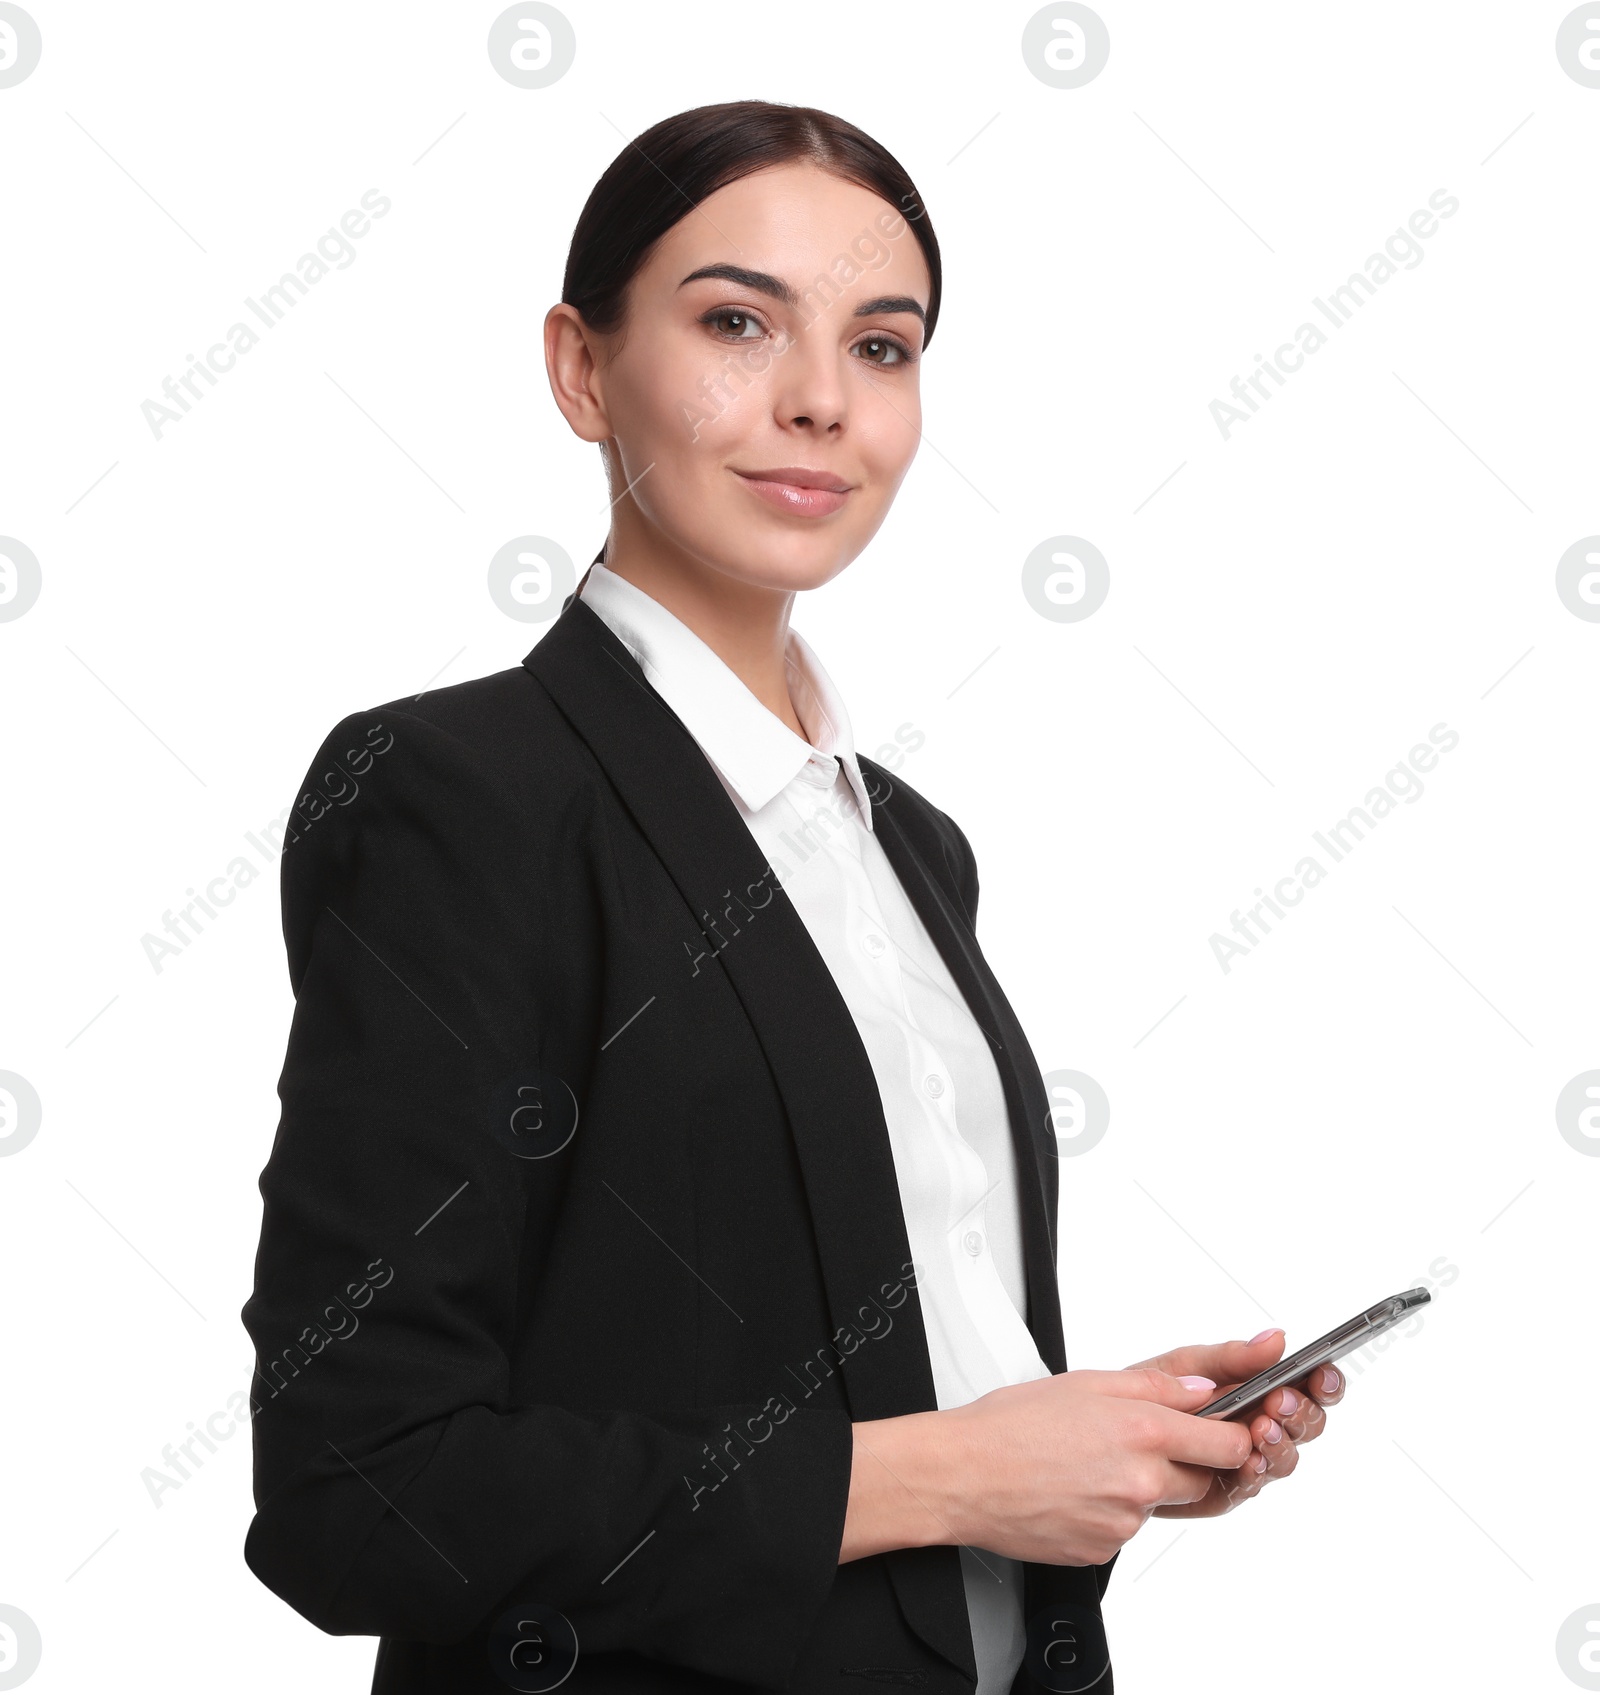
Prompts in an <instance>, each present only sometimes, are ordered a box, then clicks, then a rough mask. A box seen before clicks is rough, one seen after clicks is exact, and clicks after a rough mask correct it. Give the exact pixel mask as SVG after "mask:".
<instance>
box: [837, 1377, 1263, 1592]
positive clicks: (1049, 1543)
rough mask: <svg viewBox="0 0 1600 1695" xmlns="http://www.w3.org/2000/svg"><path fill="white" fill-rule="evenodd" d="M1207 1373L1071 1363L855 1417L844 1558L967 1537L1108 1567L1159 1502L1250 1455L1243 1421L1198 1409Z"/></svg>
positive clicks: (1197, 1488)
mask: <svg viewBox="0 0 1600 1695" xmlns="http://www.w3.org/2000/svg"><path fill="white" fill-rule="evenodd" d="M1215 1390H1216V1385H1215V1384H1214V1383H1212V1382H1211V1381H1210V1380H1209V1379H1208V1378H1204V1377H1173V1376H1170V1375H1169V1374H1168V1373H1166V1372H1164V1371H1158V1370H1155V1369H1153V1368H1139V1369H1134V1370H1129V1371H1066V1372H1060V1373H1057V1374H1056V1375H1055V1376H1052V1377H1042V1378H1038V1379H1036V1380H1035V1381H1033V1382H1031V1383H1016V1384H1011V1385H1008V1386H1007V1387H1005V1388H1001V1389H995V1390H992V1391H991V1392H990V1393H989V1394H987V1395H982V1396H980V1397H979V1398H978V1399H977V1400H975V1401H972V1402H969V1403H968V1404H967V1405H966V1406H962V1407H951V1408H948V1409H946V1410H944V1411H941V1412H926V1413H910V1414H907V1415H905V1416H903V1417H900V1418H886V1419H878V1420H874V1421H871V1422H868V1423H863V1424H857V1425H856V1426H855V1459H854V1464H853V1466H852V1469H851V1477H850V1498H849V1505H848V1507H847V1510H846V1514H845V1528H844V1541H843V1545H842V1546H841V1548H840V1551H839V1558H840V1561H841V1563H843V1562H845V1561H847V1560H854V1559H861V1558H862V1557H864V1556H865V1555H867V1554H874V1553H882V1552H884V1551H885V1550H887V1549H889V1548H905V1547H921V1546H925V1545H928V1544H930V1543H962V1544H965V1545H966V1546H968V1547H973V1548H987V1549H991V1550H992V1551H993V1552H995V1553H997V1554H1004V1555H1008V1556H1010V1557H1011V1558H1013V1559H1019V1560H1035V1561H1038V1562H1040V1563H1042V1564H1046V1565H1070V1566H1085V1565H1100V1564H1103V1563H1104V1562H1105V1561H1106V1560H1109V1559H1110V1558H1111V1556H1112V1555H1113V1554H1115V1553H1116V1552H1117V1551H1118V1549H1120V1548H1121V1547H1122V1545H1123V1543H1125V1542H1127V1541H1128V1540H1129V1539H1130V1538H1131V1537H1132V1536H1133V1535H1134V1534H1135V1532H1137V1531H1138V1529H1139V1528H1140V1526H1141V1525H1142V1524H1143V1523H1144V1521H1145V1520H1146V1519H1147V1518H1149V1516H1150V1515H1151V1513H1153V1512H1154V1511H1155V1509H1156V1508H1157V1507H1160V1506H1166V1505H1170V1504H1174V1503H1180V1502H1187V1501H1196V1500H1199V1499H1201V1498H1202V1497H1203V1496H1204V1495H1205V1494H1206V1493H1207V1492H1208V1491H1209V1490H1210V1488H1211V1484H1212V1478H1213V1475H1214V1474H1215V1473H1216V1472H1218V1471H1234V1470H1237V1469H1238V1468H1239V1467H1240V1466H1242V1465H1244V1463H1245V1462H1246V1460H1247V1459H1248V1458H1249V1456H1250V1452H1251V1448H1252V1446H1253V1442H1252V1438H1251V1435H1250V1432H1249V1430H1248V1428H1246V1427H1245V1426H1244V1425H1241V1424H1236V1423H1232V1422H1230V1421H1229V1420H1226V1419H1209V1418H1196V1417H1194V1416H1193V1414H1194V1412H1195V1410H1196V1409H1197V1408H1199V1407H1203V1406H1204V1405H1205V1404H1206V1402H1207V1401H1208V1400H1210V1399H1212V1397H1213V1395H1214V1394H1215Z"/></svg>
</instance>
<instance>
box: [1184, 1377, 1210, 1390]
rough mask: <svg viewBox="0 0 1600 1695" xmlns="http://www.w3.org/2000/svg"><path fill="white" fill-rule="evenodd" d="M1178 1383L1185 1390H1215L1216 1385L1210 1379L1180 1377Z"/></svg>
mask: <svg viewBox="0 0 1600 1695" xmlns="http://www.w3.org/2000/svg"><path fill="white" fill-rule="evenodd" d="M1178 1381H1179V1382H1180V1383H1181V1384H1182V1385H1183V1386H1184V1388H1185V1389H1215V1388H1216V1384H1215V1383H1213V1382H1212V1381H1211V1379H1210V1378H1209V1377H1180V1378H1179V1379H1178Z"/></svg>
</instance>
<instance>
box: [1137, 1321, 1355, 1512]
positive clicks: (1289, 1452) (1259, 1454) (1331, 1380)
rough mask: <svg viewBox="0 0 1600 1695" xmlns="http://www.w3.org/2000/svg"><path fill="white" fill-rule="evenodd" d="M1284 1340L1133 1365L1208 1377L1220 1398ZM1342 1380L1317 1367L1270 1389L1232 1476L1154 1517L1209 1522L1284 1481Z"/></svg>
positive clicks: (1278, 1354) (1222, 1345)
mask: <svg viewBox="0 0 1600 1695" xmlns="http://www.w3.org/2000/svg"><path fill="white" fill-rule="evenodd" d="M1283 1342H1284V1335H1283V1332H1282V1331H1281V1330H1271V1331H1268V1332H1267V1333H1266V1334H1265V1335H1263V1336H1261V1337H1260V1338H1258V1339H1257V1340H1256V1341H1254V1342H1215V1343H1198V1344H1196V1345H1195V1346H1194V1347H1191V1348H1175V1349H1173V1351H1172V1352H1171V1353H1170V1354H1160V1355H1158V1356H1157V1357H1156V1358H1155V1359H1151V1360H1139V1361H1138V1362H1137V1366H1133V1367H1129V1369H1130V1370H1135V1369H1137V1367H1138V1366H1154V1367H1155V1368H1156V1369H1157V1370H1158V1371H1167V1372H1171V1373H1172V1375H1173V1376H1174V1377H1190V1376H1194V1377H1209V1378H1210V1379H1211V1380H1212V1381H1213V1382H1214V1383H1215V1384H1216V1385H1217V1394H1219V1395H1224V1394H1226V1393H1227V1392H1228V1391H1229V1390H1230V1389H1234V1388H1237V1387H1238V1385H1239V1384H1241V1383H1244V1382H1246V1381H1247V1380H1248V1379H1250V1378H1252V1377H1254V1376H1255V1374H1256V1373H1257V1372H1258V1371H1265V1370H1266V1369H1267V1367H1268V1366H1270V1365H1271V1364H1272V1363H1273V1362H1274V1361H1275V1360H1278V1359H1281V1358H1282V1357H1283ZM1344 1387H1345V1376H1344V1373H1343V1372H1342V1371H1340V1370H1339V1368H1338V1367H1337V1366H1332V1365H1324V1366H1318V1367H1317V1368H1316V1370H1314V1371H1313V1372H1312V1373H1311V1374H1310V1376H1309V1377H1308V1378H1307V1379H1305V1380H1304V1381H1302V1382H1300V1383H1296V1384H1294V1385H1292V1386H1290V1387H1288V1388H1283V1389H1274V1390H1273V1391H1272V1393H1271V1394H1270V1395H1268V1396H1267V1397H1266V1398H1265V1399H1264V1400H1262V1401H1261V1402H1260V1403H1259V1404H1258V1405H1257V1407H1256V1410H1255V1412H1254V1413H1253V1414H1252V1415H1251V1418H1250V1420H1249V1426H1250V1434H1251V1436H1252V1438H1253V1439H1254V1441H1255V1448H1254V1450H1253V1451H1252V1453H1251V1455H1250V1458H1249V1459H1247V1460H1246V1461H1245V1462H1244V1464H1243V1465H1242V1466H1241V1467H1240V1468H1239V1469H1238V1470H1237V1471H1219V1472H1217V1473H1216V1474H1215V1475H1214V1477H1213V1479H1212V1484H1211V1489H1210V1491H1209V1492H1208V1493H1207V1494H1205V1495H1202V1496H1201V1497H1200V1499H1199V1500H1198V1501H1188V1502H1184V1503H1181V1504H1179V1505H1175V1506H1169V1507H1157V1508H1156V1509H1155V1513H1154V1516H1155V1517H1156V1518H1215V1517H1217V1516H1218V1515H1219V1514H1220V1513H1225V1512H1228V1511H1230V1510H1231V1509H1232V1508H1233V1507H1235V1506H1237V1505H1238V1504H1239V1502H1241V1501H1248V1500H1249V1499H1250V1497H1251V1496H1252V1495H1257V1494H1259V1493H1260V1492H1261V1490H1262V1489H1263V1488H1264V1487H1265V1486H1266V1485H1267V1484H1268V1483H1270V1482H1272V1481H1273V1480H1274V1479H1275V1478H1279V1477H1287V1476H1288V1475H1289V1473H1290V1472H1291V1471H1293V1470H1294V1468H1295V1466H1296V1465H1298V1464H1299V1461H1300V1446H1301V1444H1302V1443H1305V1442H1313V1441H1315V1440H1316V1438H1317V1437H1319V1436H1320V1435H1321V1434H1322V1432H1323V1429H1324V1427H1325V1426H1326V1424H1327V1422H1328V1415H1327V1414H1326V1413H1325V1412H1324V1411H1323V1408H1324V1407H1331V1406H1333V1405H1335V1403H1337V1402H1338V1401H1341V1400H1343V1399H1344Z"/></svg>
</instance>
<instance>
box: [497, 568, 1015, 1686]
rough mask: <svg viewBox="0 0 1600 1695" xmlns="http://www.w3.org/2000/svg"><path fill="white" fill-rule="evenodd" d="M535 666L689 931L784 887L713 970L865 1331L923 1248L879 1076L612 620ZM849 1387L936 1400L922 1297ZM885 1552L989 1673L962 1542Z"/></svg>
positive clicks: (803, 938)
mask: <svg viewBox="0 0 1600 1695" xmlns="http://www.w3.org/2000/svg"><path fill="white" fill-rule="evenodd" d="M523 663H524V664H525V665H526V666H527V668H528V670H529V671H530V672H532V674H533V675H534V676H535V677H536V678H537V679H538V680H539V681H540V682H541V683H542V684H543V685H544V687H545V688H546V689H547V690H548V691H549V693H550V695H551V696H552V698H553V699H554V700H555V703H556V705H557V707H558V708H559V709H560V710H561V712H562V714H563V715H564V716H565V717H566V718H567V720H568V721H569V722H570V723H571V724H572V726H573V728H574V730H576V732H577V733H578V735H579V736H581V737H582V738H583V740H584V741H585V742H586V743H587V745H588V747H589V749H590V751H591V752H592V753H593V754H594V756H595V758H596V759H597V760H598V761H599V763H600V764H601V766H602V767H603V768H604V770H605V772H606V774H607V776H608V777H609V778H610V779H611V782H612V783H613V784H614V785H615V787H616V790H617V793H618V794H619V795H620V797H621V799H622V802H623V804H624V806H626V807H627V809H628V811H629V813H630V814H631V815H632V817H633V819H634V822H635V823H636V824H637V825H638V828H639V830H640V832H641V833H642V834H643V836H644V837H645V839H646V840H647V841H648V842H649V843H650V845H651V847H652V849H653V850H654V851H655V853H656V855H657V856H658V858H659V859H660V861H661V863H662V865H663V866H664V867H665V869H666V872H667V875H668V876H669V877H670V878H671V880H672V882H673V883H674V884H675V885H676V887H677V889H678V892H679V893H680V894H681V895H682V896H683V899H684V902H685V904H686V906H687V909H688V910H687V912H686V914H685V922H686V924H688V925H691V926H693V928H692V929H691V930H690V932H689V933H690V934H691V935H693V934H696V933H698V931H699V930H700V928H702V926H703V924H704V922H705V920H706V917H707V915H712V916H711V922H712V923H713V924H718V923H721V922H722V919H721V918H720V916H717V915H720V914H722V913H723V912H724V910H725V909H726V908H727V906H728V904H729V899H730V892H731V894H732V895H733V896H736V897H737V898H738V899H739V900H741V901H743V902H745V903H746V904H753V898H752V894H751V891H752V889H764V888H771V889H773V890H774V891H775V892H774V893H773V894H772V897H771V899H770V901H769V902H768V903H767V904H764V905H761V906H760V907H759V909H758V910H756V911H755V915H754V917H753V918H751V919H750V920H748V921H747V922H746V924H745V927H744V928H743V929H742V930H741V931H740V932H739V933H738V934H737V935H736V936H733V937H731V938H730V939H729V940H728V942H727V945H726V946H725V947H724V948H723V949H722V950H721V951H720V952H718V953H717V955H716V961H717V963H718V964H719V965H721V967H722V968H723V970H724V971H725V972H726V973H727V976H728V979H729V982H730V983H731V985H732V987H733V989H734V992H735V994H736V995H737V996H738V998H739V1000H740V1002H741V1003H742V1005H743V1007H744V1010H745V1013H746V1015H747V1016H748V1018H749V1020H750V1023H751V1025H752V1027H753V1028H754V1030H755V1033H756V1036H757V1039H758V1040H759V1042H760V1044H761V1047H762V1050H763V1052H764V1053H765V1055H766V1059H767V1063H768V1066H769V1067H770V1069H771V1072H772V1075H773V1079H774V1081H775V1083H776V1085H777V1088H778V1091H779V1093H780V1095H781V1096H782V1099H783V1103H784V1107H785V1110H786V1112H787V1115H788V1119H789V1125H790V1130H791V1133H792V1135H793V1137H794V1143H795V1147H796V1150H797V1153H798V1156H799V1162H800V1169H801V1174H802V1178H803V1181H804V1184H805V1189H806V1198H807V1201H808V1203H809V1206H810V1211H811V1217H812V1220H813V1224H814V1227H815V1230H816V1237H817V1250H818V1255H819V1258H820V1260H821V1264H822V1274H823V1282H824V1286H825V1289H826V1293H827V1302H828V1309H829V1312H830V1315H831V1318H832V1322H833V1324H834V1325H835V1327H836V1334H837V1332H844V1331H848V1330H850V1329H851V1328H852V1327H855V1328H857V1329H859V1321H860V1319H861V1318H862V1317H863V1316H868V1315H875V1313H876V1311H877V1309H875V1308H873V1307H872V1305H871V1303H872V1301H873V1300H874V1299H875V1298H876V1297H879V1296H880V1295H882V1294H885V1293H887V1292H888V1291H890V1290H892V1289H893V1288H894V1286H895V1285H896V1284H897V1283H898V1282H899V1281H900V1280H901V1277H902V1271H903V1267H904V1266H905V1265H906V1263H907V1262H908V1261H909V1260H910V1258H911V1249H910V1245H909V1242H908V1240H907V1236H906V1229H905V1216H904V1213H903V1211H902V1208H901V1203H900V1190H899V1183H898V1180H897V1178H896V1175H895V1168H894V1156H893V1153H892V1151H891V1148H890V1144H889V1132H888V1127H887V1125H886V1124H885V1122H884V1116H883V1107H882V1102H881V1099H880V1097H879V1094H878V1086H877V1079H876V1078H875V1076H874V1075H873V1071H872V1066H871V1062H870V1060H869V1059H868V1057H867V1052H866V1049H865V1047H864V1046H863V1044H862V1041H861V1037H860V1035H859V1033H858V1032H857V1030H856V1027H855V1021H854V1020H853V1019H852V1017H851V1016H850V1012H849V1008H848V1007H847V1006H846V1005H845V1002H844V999H843V997H842V996H841V995H840V993H839V991H838V988H837V986H836V985H835V983H834V981H833V977H832V975H831V974H830V972H829V971H828V968H827V965H826V964H825V962H824V961H823V959H822V956H821V954H819V953H818V952H817V949H816V945H815V944H814V943H813V942H812V940H811V936H810V933H809V932H808V931H807V929H806V927H805V925H804V923H803V922H802V920H801V918H800V915H799V914H798V913H797V912H796V911H795V909H794V906H793V905H792V903H791V902H790V900H789V898H788V896H787V895H786V894H785V893H784V892H783V890H782V889H781V887H778V886H777V884H776V882H775V881H773V880H770V879H769V878H768V875H767V874H768V872H769V869H770V868H769V867H768V866H767V863H766V860H765V857H764V856H763V854H762V852H761V850H760V848H759V846H758V845H757V843H756V840H755V838H754V837H753V836H752V835H751V834H750V831H749V829H748V828H747V827H746V825H745V822H744V820H743V819H742V818H741V817H740V816H739V813H738V810H737V808H736V807H735V806H734V804H733V802H732V801H731V800H730V799H729V798H728V795H727V793H726V791H725V790H724V789H723V787H722V784H721V782H720V781H719V780H718V778H717V776H716V773H715V772H714V771H713V770H712V768H711V765H710V763H709V762H708V761H707V759H706V757H705V755H704V754H703V753H702V752H701V751H700V747H699V745H698V743H696V742H695V740H694V738H693V737H692V736H691V735H690V734H689V732H688V730H687V729H686V728H685V727H684V725H683V723H682V721H681V720H680V719H679V718H678V717H677V715H676V714H675V713H673V712H672V710H671V709H670V708H669V707H668V706H667V704H666V702H665V701H663V700H662V698H661V697H660V695H658V694H657V693H656V692H655V690H654V689H652V688H651V687H650V685H649V683H648V682H647V681H646V680H645V676H644V673H643V671H642V670H641V669H640V667H639V665H638V663H637V661H636V660H635V659H634V657H633V655H632V654H631V653H630V652H629V651H628V649H627V648H626V647H625V646H624V645H623V643H622V642H620V641H619V640H618V639H617V637H616V636H615V634H614V633H613V632H612V631H611V629H610V628H609V626H607V625H606V624H605V622H604V621H603V620H602V619H601V618H600V617H599V616H598V615H597V614H596V613H595V612H593V611H592V610H591V609H590V608H589V607H588V606H586V605H584V603H583V602H582V601H581V600H577V599H574V600H572V601H570V602H569V603H568V605H567V607H566V609H565V610H564V611H563V613H562V614H561V616H560V617H559V618H558V619H557V620H556V622H555V624H554V625H552V626H551V628H550V630H549V632H548V633H547V634H546V635H545V637H544V639H543V640H542V641H541V642H540V643H539V645H538V646H537V647H536V648H535V649H534V650H533V652H532V653H531V654H529V655H528V657H527V658H526V659H525V660H524V661H523ZM673 968H674V969H678V968H681V965H675V966H674V967H673ZM819 1055H825V1056H826V1058H825V1059H824V1060H822V1061H820V1062H819V1058H818V1056H819ZM1030 1281H1031V1275H1030ZM841 1377H842V1379H843V1383H844V1390H845V1395H846V1397H847V1399H848V1401H849V1405H850V1410H851V1414H852V1416H853V1417H854V1418H855V1419H857V1420H866V1419H877V1418H889V1417H894V1416H896V1415H898V1414H901V1413H909V1412H919V1411H926V1410H931V1409H932V1408H934V1407H935V1406H937V1404H938V1403H937V1399H936V1396H935V1392H934V1385H933V1372H932V1368H931V1366H930V1364H929V1361H928V1346H927V1333H926V1330H925V1329H924V1327H923V1322H922V1312H921V1307H920V1305H919V1304H918V1302H917V1301H916V1300H908V1301H905V1303H904V1305H902V1306H901V1307H899V1308H898V1309H897V1310H896V1311H895V1313H894V1324H893V1328H892V1329H891V1330H890V1331H889V1332H888V1333H887V1334H885V1335H883V1336H882V1337H880V1338H878V1339H876V1340H874V1341H873V1343H872V1345H871V1346H870V1347H864V1346H863V1347H857V1348H856V1349H855V1351H854V1352H853V1353H851V1354H850V1356H849V1358H848V1360H847V1362H846V1365H845V1367H844V1370H843V1371H842V1373H841ZM885 1560H886V1563H887V1566H888V1569H889V1573H890V1576H891V1579H892V1581H893V1583H894V1586H895V1592H896V1595H897V1597H898V1598H899V1601H900V1605H901V1608H902V1611H903V1612H904V1613H905V1616H906V1618H907V1621H908V1622H909V1623H910V1625H911V1626H912V1628H913V1629H914V1630H915V1631H916V1632H917V1634H918V1635H919V1636H921V1637H922V1639H923V1640H924V1641H925V1642H927V1643H928V1644H929V1645H930V1646H931V1647H933V1648H934V1649H935V1650H937V1651H938V1652H939V1653H940V1654H941V1655H943V1656H944V1658H946V1659H947V1660H949V1661H950V1662H951V1664H952V1665H954V1666H956V1667H958V1668H959V1669H960V1670H962V1671H964V1672H965V1673H966V1674H967V1676H968V1677H970V1678H976V1675H977V1667H976V1662H975V1660H974V1657H973V1652H972V1638H971V1632H970V1630H969V1628H968V1624H967V1611H966V1605H965V1592H964V1589H963V1586H962V1579H961V1567H960V1560H959V1558H958V1556H957V1553H956V1550H955V1549H954V1548H953V1547H936V1548H917V1549H900V1550H896V1551H895V1552H893V1553H890V1554H887V1555H886V1556H885Z"/></svg>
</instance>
